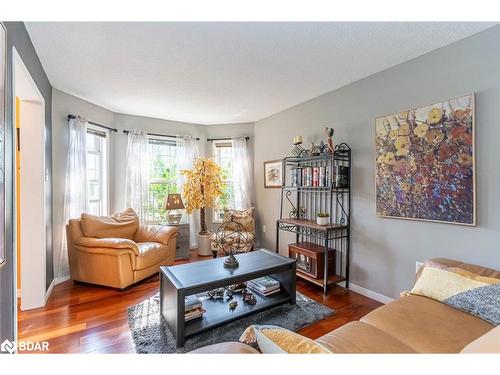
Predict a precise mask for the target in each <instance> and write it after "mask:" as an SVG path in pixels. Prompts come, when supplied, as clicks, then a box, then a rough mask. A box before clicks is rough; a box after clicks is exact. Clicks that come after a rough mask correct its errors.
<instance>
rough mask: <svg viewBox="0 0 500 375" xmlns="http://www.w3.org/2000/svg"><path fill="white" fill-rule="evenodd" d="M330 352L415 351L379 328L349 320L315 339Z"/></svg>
mask: <svg viewBox="0 0 500 375" xmlns="http://www.w3.org/2000/svg"><path fill="white" fill-rule="evenodd" d="M316 342H317V343H319V344H321V345H322V346H323V347H325V348H326V349H328V350H329V351H330V352H332V353H415V350H414V349H412V348H411V347H410V346H408V345H406V344H404V343H403V342H401V341H399V340H398V339H396V338H394V337H393V336H391V335H389V334H387V333H385V332H384V331H381V330H380V329H378V328H376V327H374V326H371V325H369V324H366V323H362V322H351V323H347V324H345V325H343V326H342V327H340V328H337V329H336V330H334V331H332V332H329V333H327V334H326V335H324V336H321V337H320V338H318V339H316Z"/></svg>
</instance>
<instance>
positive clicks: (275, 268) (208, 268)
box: [160, 250, 296, 347]
mask: <svg viewBox="0 0 500 375" xmlns="http://www.w3.org/2000/svg"><path fill="white" fill-rule="evenodd" d="M236 258H237V259H238V261H239V267H238V268H235V269H228V268H224V266H223V263H224V260H225V257H223V258H217V259H211V260H206V261H201V262H195V263H187V264H182V265H178V266H171V267H161V269H160V312H161V315H162V317H163V318H164V319H165V320H166V322H167V325H168V327H169V328H170V330H171V331H172V333H173V334H174V337H175V339H176V343H177V347H179V346H183V345H184V341H185V338H186V337H188V336H191V335H194V334H196V333H198V332H201V331H204V330H206V329H209V328H213V327H215V326H218V325H221V324H224V323H227V322H230V321H233V320H236V319H239V318H242V317H244V316H248V315H251V314H255V313H257V312H259V311H263V310H266V309H269V308H271V307H274V306H278V305H281V304H284V303H290V304H295V296H296V295H295V288H296V285H295V281H296V275H295V260H293V259H290V258H285V257H283V256H281V255H278V254H276V253H275V252H272V251H269V250H257V251H252V252H249V253H246V254H240V255H237V256H236ZM261 276H272V277H273V278H275V279H277V280H278V281H279V282H280V284H281V291H280V292H278V293H275V294H272V295H270V296H267V297H261V296H259V295H257V293H254V294H255V297H256V298H257V304H255V305H253V306H252V305H248V304H245V303H244V302H243V300H242V298H241V294H240V293H235V295H234V297H233V300H236V301H237V302H238V306H237V307H236V308H235V309H234V310H230V309H229V306H228V302H227V301H226V300H225V299H223V300H205V301H203V308H204V309H205V310H206V312H205V314H203V317H202V318H199V319H195V320H192V321H189V322H185V321H184V298H185V297H186V296H189V295H193V294H198V293H203V292H206V291H208V290H212V289H216V288H220V287H224V286H229V285H232V284H236V283H238V282H243V281H248V280H252V279H256V278H258V277H261Z"/></svg>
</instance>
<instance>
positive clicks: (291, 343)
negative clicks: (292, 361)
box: [240, 325, 330, 354]
mask: <svg viewBox="0 0 500 375" xmlns="http://www.w3.org/2000/svg"><path fill="white" fill-rule="evenodd" d="M240 342H242V343H244V344H250V345H255V344H257V346H258V347H259V349H260V351H261V352H262V353H263V354H286V353H288V354H328V353H330V352H329V351H328V350H327V349H326V348H324V347H323V346H322V345H321V344H319V343H317V342H316V341H313V340H311V339H310V338H308V337H305V336H302V335H299V334H298V333H295V332H293V331H290V330H288V329H286V328H282V327H280V326H276V325H251V326H250V327H248V328H247V329H246V330H245V332H243V334H242V335H241V337H240Z"/></svg>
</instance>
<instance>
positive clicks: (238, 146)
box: [231, 137, 253, 210]
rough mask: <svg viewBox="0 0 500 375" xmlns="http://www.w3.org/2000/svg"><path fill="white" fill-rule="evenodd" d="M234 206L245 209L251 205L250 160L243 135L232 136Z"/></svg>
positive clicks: (251, 179) (251, 178)
mask: <svg viewBox="0 0 500 375" xmlns="http://www.w3.org/2000/svg"><path fill="white" fill-rule="evenodd" d="M231 150H232V156H233V184H234V208H236V209H237V210H245V209H247V208H250V207H252V202H253V182H252V181H253V175H252V161H251V160H250V154H249V152H248V148H247V141H246V139H245V137H234V138H232V147H231Z"/></svg>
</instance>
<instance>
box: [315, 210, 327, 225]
mask: <svg viewBox="0 0 500 375" xmlns="http://www.w3.org/2000/svg"><path fill="white" fill-rule="evenodd" d="M316 223H317V224H318V225H328V224H330V215H329V214H328V213H327V212H318V214H317V215H316Z"/></svg>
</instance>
